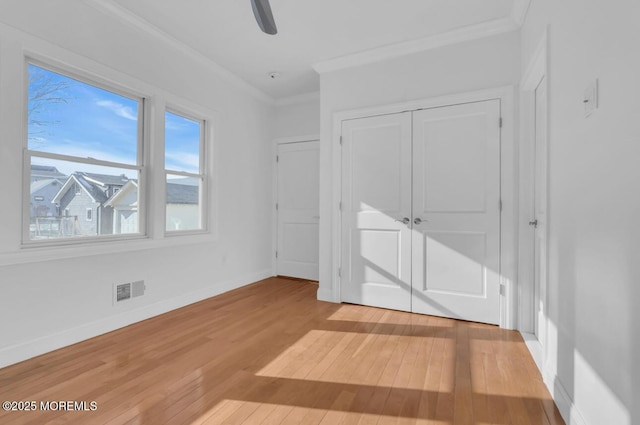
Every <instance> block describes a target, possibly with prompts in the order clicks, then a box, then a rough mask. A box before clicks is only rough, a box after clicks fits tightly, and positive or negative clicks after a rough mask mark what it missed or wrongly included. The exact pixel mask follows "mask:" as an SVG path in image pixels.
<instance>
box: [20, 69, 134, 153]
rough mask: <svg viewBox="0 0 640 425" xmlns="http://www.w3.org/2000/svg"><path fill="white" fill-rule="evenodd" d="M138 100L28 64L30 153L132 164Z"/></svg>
mask: <svg viewBox="0 0 640 425" xmlns="http://www.w3.org/2000/svg"><path fill="white" fill-rule="evenodd" d="M138 108H139V101H137V100H135V99H130V98H128V97H125V96H121V95H119V94H115V93H112V92H110V91H107V90H103V89H100V88H98V87H95V86H92V85H90V84H87V83H83V82H81V81H78V80H74V79H72V78H69V77H66V76H64V75H60V74H58V73H55V72H53V71H49V70H47V69H44V68H40V67H38V66H36V65H32V64H30V65H29V93H28V133H29V136H28V137H29V141H28V146H29V149H30V150H33V151H39V152H52V153H57V154H63V155H70V156H76V157H80V158H87V157H91V158H96V159H100V160H103V161H112V162H119V163H123V164H136V163H137V147H138Z"/></svg>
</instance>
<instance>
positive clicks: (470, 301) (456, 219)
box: [412, 100, 500, 324]
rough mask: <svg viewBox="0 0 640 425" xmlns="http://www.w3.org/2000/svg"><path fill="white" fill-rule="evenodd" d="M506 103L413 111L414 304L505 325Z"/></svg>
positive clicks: (422, 308) (436, 312)
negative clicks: (502, 145)
mask: <svg viewBox="0 0 640 425" xmlns="http://www.w3.org/2000/svg"><path fill="white" fill-rule="evenodd" d="M499 120H500V101H499V100H491V101H484V102H474V103H467V104H461V105H454V106H446V107H440V108H433V109H426V110H421V111H416V112H414V114H413V220H414V226H413V252H412V269H413V275H412V287H413V292H412V297H413V300H412V305H413V311H414V312H418V313H425V314H432V315H437V316H446V317H452V318H458V319H464V320H471V321H476V322H485V323H494V324H497V323H499V322H500V279H499V276H500V124H499V122H500V121H499Z"/></svg>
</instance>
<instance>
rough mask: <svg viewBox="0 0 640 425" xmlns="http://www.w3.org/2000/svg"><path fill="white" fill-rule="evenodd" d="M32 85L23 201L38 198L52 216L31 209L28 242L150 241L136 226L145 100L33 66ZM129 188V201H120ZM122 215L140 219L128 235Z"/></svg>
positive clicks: (27, 221)
mask: <svg viewBox="0 0 640 425" xmlns="http://www.w3.org/2000/svg"><path fill="white" fill-rule="evenodd" d="M28 78H29V84H28V90H27V97H28V99H27V104H28V108H27V135H28V137H27V141H26V145H27V149H26V151H25V155H26V164H28V165H27V167H25V168H26V169H25V173H28V176H29V180H30V182H31V184H30V188H29V190H30V192H29V193H26V194H25V199H30V198H31V195H32V194H35V193H36V192H38V191H39V192H40V193H38V195H39V196H42V197H44V199H43V200H44V204H46V205H49V206H51V207H52V208H50V209H49V211H52V213H51V214H47V215H46V216H39V215H38V214H36V213H34V212H33V211H34V210H35V209H33V208H25V211H24V214H25V220H24V223H25V228H24V229H23V232H24V237H23V240H24V242H25V243H42V242H43V241H46V240H56V241H59V240H78V239H80V238H84V239H86V238H108V237H113V235H121V234H127V233H128V234H143V233H145V230H144V228H141V226H140V225H138V223H139V222H140V220H138V219H137V216H138V215H139V214H142V213H143V211H141V210H140V207H141V203H140V202H139V200H141V199H143V197H142V196H141V195H140V193H139V192H141V191H142V190H143V188H142V186H141V185H140V176H141V174H142V172H143V163H142V157H143V156H142V154H141V153H142V148H141V146H142V130H141V129H142V128H143V126H142V121H143V118H142V117H143V107H144V101H143V99H142V98H140V97H136V96H133V95H131V94H127V93H124V92H122V91H120V90H116V89H114V88H107V87H104V86H99V85H96V84H94V83H89V82H88V81H84V80H82V79H80V78H78V77H76V76H71V75H65V74H64V73H61V72H60V71H58V70H52V69H49V68H48V67H45V66H42V65H41V64H36V63H35V62H30V63H28ZM125 186H127V187H128V188H129V189H130V190H129V193H128V194H127V195H128V196H121V197H118V199H114V197H115V194H116V193H117V192H118V190H119V189H122V188H123V187H125ZM52 188H54V189H52ZM116 189H117V190H116ZM94 209H95V214H96V218H97V220H94V219H93V218H94V217H93V215H94ZM119 210H126V211H128V212H129V213H130V214H133V215H134V216H135V219H134V220H130V222H129V223H128V225H127V226H126V227H123V229H117V228H116V225H117V223H118V221H117V220H115V219H114V217H115V216H116V214H117V212H118V211H119ZM59 212H63V214H62V215H60V213H59ZM82 216H84V218H85V220H82ZM131 223H134V225H133V226H132V225H131Z"/></svg>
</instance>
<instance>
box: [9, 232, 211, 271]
mask: <svg viewBox="0 0 640 425" xmlns="http://www.w3.org/2000/svg"><path fill="white" fill-rule="evenodd" d="M215 241H216V238H215V236H214V235H213V234H212V233H209V232H197V233H196V232H190V233H180V234H175V235H170V236H167V237H161V238H154V239H152V238H149V237H146V236H135V237H131V238H118V239H114V240H93V241H86V242H80V243H72V244H69V243H67V244H53V245H52V244H47V245H38V244H30V245H23V246H22V247H21V248H20V249H19V250H18V251H9V252H3V253H0V266H10V265H16V264H28V263H38V262H43V261H54V260H63V259H69V258H81V257H90V256H95V255H109V254H116V253H121V252H135V251H143V250H148V249H155V248H166V247H173V246H176V247H177V246H185V245H196V244H202V243H212V242H215Z"/></svg>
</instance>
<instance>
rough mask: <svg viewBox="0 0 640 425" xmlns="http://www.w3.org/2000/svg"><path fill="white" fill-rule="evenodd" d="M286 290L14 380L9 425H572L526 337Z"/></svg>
mask: <svg viewBox="0 0 640 425" xmlns="http://www.w3.org/2000/svg"><path fill="white" fill-rule="evenodd" d="M316 291H317V285H313V284H310V283H305V282H301V281H295V280H290V279H279V278H272V279H267V280H264V281H261V282H257V283H255V284H253V285H249V286H246V287H244V288H240V289H238V290H235V291H231V292H228V293H225V294H222V295H220V296H217V297H213V298H210V299H208V300H205V301H202V302H199V303H196V304H193V305H190V306H187V307H185V308H182V309H178V310H175V311H172V312H170V313H167V314H164V315H161V316H158V317H154V318H152V319H149V320H145V321H143V322H140V323H137V324H134V325H131V326H127V327H126V328H122V329H119V330H117V331H114V332H111V333H108V334H105V335H102V336H99V337H96V338H93V339H90V340H88V341H84V342H81V343H79V344H75V345H72V346H69V347H66V348H63V349H61V350H57V351H54V352H51V353H47V354H45V355H43V356H39V357H37V358H34V359H31V360H28V361H25V362H22V363H19V364H16V365H13V366H10V367H7V368H4V369H0V399H2V400H16V401H18V400H25V401H26V400H35V401H37V402H40V401H57V400H71V401H74V400H75V401H83V400H84V401H96V402H97V404H98V409H97V410H96V411H66V410H49V411H46V410H38V411H35V412H7V411H1V412H0V423H2V424H3V425H5V424H6V425H42V424H51V425H57V424H71V425H74V424H75V425H94V424H100V425H102V424H112V425H122V424H131V425H133V424H144V425H149V424H151V425H163V424H170V425H174V424H175V425H181V424H184V425H205V424H206V425H210V424H226V425H230V424H251V425H252V424H265V425H267V424H268V425H275V424H305V425H306V424H309V425H311V424H322V425H329V424H331V425H333V424H343V425H356V424H361V425H362V424H380V425H383V424H384V425H388V424H396V425H409V424H420V425H425V424H431V425H445V424H446V425H459V424H460V425H467V424H473V425H479V424H497V425H503V424H504V425H506V424H514V425H521V424H522V425H525V424H535V425H538V424H541V425H563V424H564V422H562V418H561V417H560V414H559V412H558V409H557V407H556V406H555V404H554V403H553V401H552V399H551V397H550V395H549V393H548V391H547V390H546V387H545V385H544V383H543V382H542V379H541V377H540V374H539V372H538V370H537V368H536V366H535V364H534V363H533V360H532V359H531V357H530V355H529V353H528V350H527V348H526V346H525V344H524V342H523V341H522V338H521V337H520V335H519V334H518V333H517V332H512V331H507V330H502V329H498V328H497V327H495V326H489V325H482V324H475V323H468V322H461V321H455V320H450V319H444V318H438V317H432V316H421V315H415V314H411V313H405V312H399V311H392V310H384V309H378V308H371V307H365V306H358V305H350V304H331V303H325V302H321V301H317V300H316V298H315V297H316Z"/></svg>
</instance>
